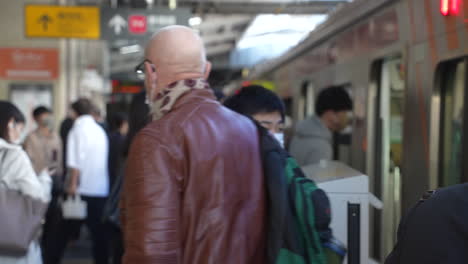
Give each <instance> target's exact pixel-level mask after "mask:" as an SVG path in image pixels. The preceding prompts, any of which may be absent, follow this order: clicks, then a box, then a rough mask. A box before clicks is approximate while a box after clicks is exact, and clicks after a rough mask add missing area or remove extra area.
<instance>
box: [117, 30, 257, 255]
mask: <svg viewBox="0 0 468 264" xmlns="http://www.w3.org/2000/svg"><path fill="white" fill-rule="evenodd" d="M145 57H146V58H145V59H144V61H143V63H142V64H140V65H139V68H140V70H143V71H144V73H145V85H146V89H147V101H148V103H149V104H150V107H151V114H152V118H153V122H152V123H151V124H150V125H148V126H147V127H146V128H145V129H143V131H142V132H140V133H139V134H138V136H137V137H136V139H135V141H134V143H133V145H132V147H131V151H130V155H129V159H128V163H127V170H126V179H125V186H124V194H123V196H124V197H123V200H122V203H121V205H122V222H123V224H122V225H123V231H124V240H125V255H124V258H123V263H124V264H136V263H138V264H159V263H164V264H230V263H232V264H249V263H255V264H261V263H264V250H265V245H264V240H265V239H264V236H265V234H264V221H265V213H266V212H265V204H264V203H265V201H264V197H265V190H264V181H263V176H262V168H261V161H260V153H259V142H258V134H257V130H256V128H255V126H254V124H253V123H252V122H251V121H250V120H248V119H247V118H245V117H243V116H241V115H238V114H236V113H234V112H232V111H230V110H228V109H226V108H224V107H222V106H221V105H220V104H219V103H218V102H217V101H216V100H215V97H214V95H213V92H212V90H211V89H210V87H209V85H208V83H207V81H206V79H207V78H208V75H209V73H210V68H211V65H210V63H209V62H208V61H207V60H206V56H205V49H204V47H203V42H202V40H201V39H200V37H199V36H198V35H197V34H195V33H194V31H192V30H191V29H189V28H186V27H181V26H172V27H168V28H164V29H162V30H161V31H159V32H158V33H157V34H155V36H154V37H153V38H152V39H151V41H150V42H149V44H148V46H147V49H146V53H145Z"/></svg>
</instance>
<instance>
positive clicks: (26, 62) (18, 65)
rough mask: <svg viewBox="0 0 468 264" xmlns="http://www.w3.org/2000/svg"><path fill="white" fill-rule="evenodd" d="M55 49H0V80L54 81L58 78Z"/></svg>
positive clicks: (57, 57) (57, 59) (57, 58)
mask: <svg viewBox="0 0 468 264" xmlns="http://www.w3.org/2000/svg"><path fill="white" fill-rule="evenodd" d="M58 64H59V55H58V51H57V50H56V49H36V48H0V78H2V79H11V80H54V79H57V77H58Z"/></svg>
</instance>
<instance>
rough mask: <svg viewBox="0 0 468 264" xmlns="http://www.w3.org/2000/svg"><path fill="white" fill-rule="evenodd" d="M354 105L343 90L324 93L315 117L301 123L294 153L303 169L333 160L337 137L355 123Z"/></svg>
mask: <svg viewBox="0 0 468 264" xmlns="http://www.w3.org/2000/svg"><path fill="white" fill-rule="evenodd" d="M352 110H353V101H352V100H351V97H350V96H349V93H348V92H347V91H346V90H345V89H344V88H343V87H338V86H332V87H329V88H326V89H324V90H322V91H321V92H320V93H319V95H318V97H317V101H316V104H315V113H316V115H315V116H312V117H310V118H308V119H305V120H303V121H301V122H299V123H298V124H297V126H296V131H295V135H294V137H293V139H292V141H291V145H290V150H289V151H290V152H291V155H292V156H293V157H295V158H296V159H297V162H298V163H299V165H300V166H305V165H309V164H316V163H319V162H320V161H321V160H332V159H333V134H332V133H337V132H341V131H343V130H344V129H345V128H346V127H347V126H348V125H349V123H350V121H351V118H350V116H351V112H352Z"/></svg>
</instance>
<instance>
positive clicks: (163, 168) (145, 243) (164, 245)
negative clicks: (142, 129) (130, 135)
mask: <svg viewBox="0 0 468 264" xmlns="http://www.w3.org/2000/svg"><path fill="white" fill-rule="evenodd" d="M179 160H180V159H179ZM182 169H183V168H182V166H181V164H179V162H178V161H176V159H175V158H174V155H172V154H171V150H170V149H169V147H168V146H166V145H165V144H164V143H163V139H161V137H159V136H158V133H153V131H152V132H151V135H149V134H145V133H140V134H139V135H138V136H137V138H136V139H135V142H134V144H133V145H132V148H131V151H130V155H129V159H128V166H127V170H126V176H125V183H124V197H125V198H124V201H123V203H124V204H123V213H124V216H123V217H124V218H125V219H123V220H124V225H123V231H124V239H125V255H124V258H123V263H124V264H135V263H138V264H158V263H164V264H172V263H179V258H180V239H179V237H180V235H179V234H178V231H177V227H178V226H180V203H181V183H180V182H179V180H180V179H181V178H180V177H181V175H182V173H181V171H182ZM178 179H179V180H178Z"/></svg>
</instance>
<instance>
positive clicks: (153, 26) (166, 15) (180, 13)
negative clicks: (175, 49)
mask: <svg viewBox="0 0 468 264" xmlns="http://www.w3.org/2000/svg"><path fill="white" fill-rule="evenodd" d="M190 17H191V12H190V9H187V8H177V9H175V10H170V9H168V8H159V7H158V8H155V9H122V8H119V9H115V8H101V34H102V36H101V38H102V39H105V40H111V41H112V40H119V39H140V40H141V39H146V38H148V37H150V36H151V35H152V34H153V33H155V32H156V31H157V30H159V29H161V28H163V27H166V26H170V25H184V26H186V25H188V20H189V18H190Z"/></svg>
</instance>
